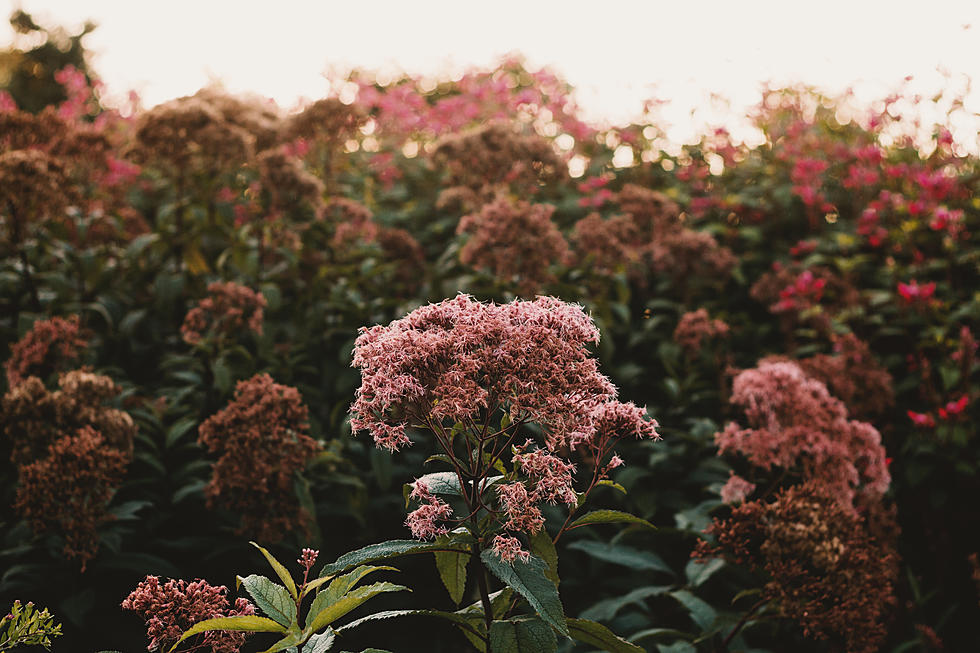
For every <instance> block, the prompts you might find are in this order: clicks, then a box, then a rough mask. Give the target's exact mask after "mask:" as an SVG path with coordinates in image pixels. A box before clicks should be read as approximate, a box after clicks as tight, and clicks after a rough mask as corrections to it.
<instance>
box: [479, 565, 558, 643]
mask: <svg viewBox="0 0 980 653" xmlns="http://www.w3.org/2000/svg"><path fill="white" fill-rule="evenodd" d="M480 558H481V559H482V560H483V564H484V565H486V567H487V569H489V570H490V571H491V572H493V575H494V576H496V577H497V578H499V579H500V580H501V581H503V582H504V584H506V585H507V586H508V587H512V588H514V589H515V590H516V591H517V593H518V594H520V595H521V596H523V597H524V598H525V599H527V602H528V603H530V604H531V607H532V608H534V610H535V612H537V613H538V614H539V615H541V618H542V619H544V620H545V621H547V622H548V623H549V624H551V625H552V626H554V627H555V629H556V630H557V631H558V632H560V633H561V634H562V635H568V626H566V625H565V613H564V611H563V610H562V607H561V599H559V598H558V588H557V587H555V584H554V583H553V582H551V580H550V579H549V578H548V576H547V572H548V565H547V563H545V562H544V560H542V559H541V558H539V557H537V556H534V555H532V556H531V557H530V558H529V559H528V560H527V562H524V561H522V560H521V559H520V558H518V559H517V560H514V563H513V564H508V563H506V562H504V561H503V560H501V559H500V556H498V555H497V554H496V553H494V552H493V551H492V550H490V549H487V550H485V551H484V552H483V553H482V554H481V555H480Z"/></svg>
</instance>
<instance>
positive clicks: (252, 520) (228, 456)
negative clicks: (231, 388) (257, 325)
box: [198, 374, 319, 541]
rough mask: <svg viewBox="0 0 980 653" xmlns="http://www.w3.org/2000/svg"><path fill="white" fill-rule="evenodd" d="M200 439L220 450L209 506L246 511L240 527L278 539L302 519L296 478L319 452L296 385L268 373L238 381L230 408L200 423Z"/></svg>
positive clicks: (209, 487)
mask: <svg viewBox="0 0 980 653" xmlns="http://www.w3.org/2000/svg"><path fill="white" fill-rule="evenodd" d="M198 432H199V441H200V442H201V444H202V445H204V446H205V447H207V449H208V451H209V452H210V453H213V454H218V461H217V462H216V463H215V464H214V468H213V471H212V476H211V481H210V482H209V483H208V485H207V487H206V488H205V494H206V496H207V498H208V505H209V507H216V506H220V507H222V508H226V509H228V510H231V511H234V512H236V513H239V514H241V515H242V525H241V531H242V532H248V533H254V534H255V537H256V538H258V539H260V540H264V541H278V540H279V539H281V538H282V536H283V534H284V532H285V531H288V530H293V529H295V528H297V527H300V526H302V525H303V524H304V519H305V518H304V515H303V514H302V511H301V509H300V506H299V501H298V499H297V498H296V493H295V491H294V489H293V482H294V477H295V475H296V473H297V472H300V471H302V470H303V468H304V467H305V466H306V463H307V461H308V460H309V459H310V458H311V457H312V456H313V455H314V454H315V453H316V452H317V451H318V449H319V445H318V444H317V443H316V441H315V440H313V439H312V438H311V437H310V436H309V424H308V411H307V408H306V406H304V405H303V401H302V398H301V397H300V394H299V391H298V390H297V389H296V388H291V387H289V386H284V385H279V384H278V383H275V382H273V380H272V377H270V376H269V375H268V374H260V375H256V376H254V377H252V378H251V379H248V380H247V381H239V382H238V385H237V387H236V388H235V396H234V399H233V400H232V401H231V403H229V404H228V406H227V407H226V408H224V409H223V410H221V411H219V412H218V413H216V414H214V415H212V416H211V417H209V418H208V419H207V420H206V421H205V422H204V423H203V424H201V426H200V429H199V430H198Z"/></svg>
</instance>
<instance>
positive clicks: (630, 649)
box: [568, 619, 644, 653]
mask: <svg viewBox="0 0 980 653" xmlns="http://www.w3.org/2000/svg"><path fill="white" fill-rule="evenodd" d="M568 632H569V633H570V634H571V636H572V637H573V638H574V639H577V640H578V641H580V642H582V643H583V644H588V645H589V646H595V647H596V648H598V649H599V650H601V651H608V652H609V653H644V651H643V649H642V648H640V647H639V646H637V645H636V644H631V643H629V642H627V641H626V640H625V639H623V638H621V637H619V636H617V635H616V633H614V632H613V631H611V630H609V629H608V628H606V627H605V626H603V625H602V624H600V623H596V622H595V621H589V620H588V619H569V620H568Z"/></svg>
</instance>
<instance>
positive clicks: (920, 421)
mask: <svg viewBox="0 0 980 653" xmlns="http://www.w3.org/2000/svg"><path fill="white" fill-rule="evenodd" d="M907 414H908V416H909V419H910V420H912V423H913V424H915V425H916V426H920V427H922V428H926V429H931V428H934V427H935V426H936V420H935V419H933V417H932V415H930V414H928V413H916V412H914V411H911V410H910V411H908V413H907Z"/></svg>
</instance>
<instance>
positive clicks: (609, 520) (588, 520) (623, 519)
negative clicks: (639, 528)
mask: <svg viewBox="0 0 980 653" xmlns="http://www.w3.org/2000/svg"><path fill="white" fill-rule="evenodd" d="M619 523H625V524H641V525H643V526H646V527H648V528H654V529H655V528H656V526H654V525H653V524H651V523H650V522H648V521H647V520H645V519H640V518H639V517H637V516H636V515H631V514H629V513H628V512H623V511H622V510H593V511H592V512H590V513H587V514H585V515H582V516H581V517H579V518H578V519H576V520H575V521H573V522H572V523H571V525H570V526H569V527H568V530H571V529H573V528H579V527H580V526H591V525H592V524H619Z"/></svg>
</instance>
